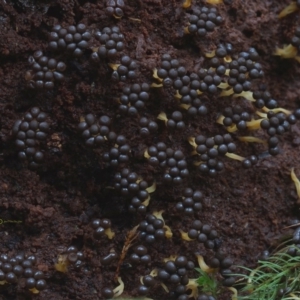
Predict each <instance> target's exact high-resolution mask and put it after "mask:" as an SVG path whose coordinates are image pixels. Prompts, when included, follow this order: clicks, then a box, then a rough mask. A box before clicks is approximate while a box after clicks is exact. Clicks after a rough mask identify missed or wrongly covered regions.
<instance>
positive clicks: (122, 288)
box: [113, 277, 125, 298]
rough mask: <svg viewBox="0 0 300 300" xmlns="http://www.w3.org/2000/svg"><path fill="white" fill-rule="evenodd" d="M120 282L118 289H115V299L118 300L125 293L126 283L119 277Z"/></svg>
mask: <svg viewBox="0 0 300 300" xmlns="http://www.w3.org/2000/svg"><path fill="white" fill-rule="evenodd" d="M118 282H119V283H120V284H119V285H118V286H117V287H116V288H114V289H113V292H114V298H117V297H119V296H121V295H122V293H123V292H124V287H125V285H124V282H123V281H122V278H121V277H118Z"/></svg>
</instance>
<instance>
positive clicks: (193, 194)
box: [176, 188, 203, 216]
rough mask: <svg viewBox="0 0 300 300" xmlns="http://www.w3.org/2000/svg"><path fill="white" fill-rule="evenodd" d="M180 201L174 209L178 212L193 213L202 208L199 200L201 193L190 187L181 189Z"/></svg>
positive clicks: (201, 197) (201, 196)
mask: <svg viewBox="0 0 300 300" xmlns="http://www.w3.org/2000/svg"><path fill="white" fill-rule="evenodd" d="M182 198H183V199H182V201H180V202H177V204H176V209H177V211H178V212H183V213H184V214H186V215H189V216H191V215H194V212H198V211H200V210H201V209H202V203H201V200H202V199H203V195H202V193H201V192H200V191H193V189H191V188H186V189H184V191H183V197H182Z"/></svg>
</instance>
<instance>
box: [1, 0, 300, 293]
mask: <svg viewBox="0 0 300 300" xmlns="http://www.w3.org/2000/svg"><path fill="white" fill-rule="evenodd" d="M103 2H104V1H84V0H78V1H73V0H62V1H54V0H53V1H52V0H49V1H46V0H43V1H34V0H6V1H1V4H0V112H1V115H0V130H1V131H0V138H1V143H0V153H1V155H0V218H1V220H3V221H10V222H6V223H2V224H1V225H0V238H1V242H0V253H1V254H3V253H5V254H7V255H9V256H10V257H12V256H13V255H16V254H18V253H20V252H23V253H25V254H27V255H29V254H34V255H35V256H36V257H37V265H36V267H37V269H39V270H42V271H44V272H45V274H46V282H47V288H46V289H45V290H43V291H41V292H40V293H39V294H36V295H34V294H32V293H31V292H30V291H29V290H28V289H27V288H25V286H24V282H22V281H19V282H18V283H16V284H4V285H0V299H104V296H103V295H102V291H103V289H104V288H105V287H109V288H115V287H116V286H117V285H118V283H117V282H115V280H114V277H115V276H116V270H117V268H118V265H119V267H120V271H119V276H120V277H121V278H122V280H123V282H124V284H125V292H124V294H123V296H121V297H125V296H124V295H130V296H132V297H136V296H137V287H138V285H140V277H141V276H144V275H146V274H149V273H150V272H151V270H153V269H155V268H159V267H161V266H162V260H163V259H164V258H167V257H170V256H171V255H186V256H187V257H188V258H189V259H190V260H192V261H194V262H195V264H196V259H195V253H199V254H201V255H203V256H205V257H207V263H208V264H209V259H208V258H209V257H212V253H213V251H212V250H207V249H205V247H203V246H202V245H201V244H200V243H198V242H196V241H192V242H187V241H183V240H182V239H181V238H180V231H179V230H180V229H181V230H183V231H187V230H188V228H189V226H190V225H191V222H192V221H193V220H194V219H199V220H201V222H203V224H209V225H210V226H211V227H212V228H213V229H215V230H216V231H217V232H218V238H219V242H221V249H222V250H223V251H224V252H226V253H227V255H228V256H230V257H231V258H232V259H233V261H234V264H235V265H243V266H247V267H254V266H255V264H256V262H257V260H258V257H259V256H260V254H261V252H262V251H263V250H265V249H270V250H272V248H273V247H275V246H276V245H277V244H278V243H280V241H281V240H282V238H284V237H285V236H286V235H288V234H290V232H289V231H288V230H284V229H283V228H284V227H286V226H288V225H289V224H290V223H291V222H292V220H295V219H297V218H298V217H299V208H298V204H299V203H297V201H298V198H297V194H296V190H295V186H294V184H293V182H292V181H291V178H290V172H291V168H292V167H294V168H295V172H296V174H298V175H299V176H300V167H299V166H300V156H299V154H298V153H299V145H300V126H299V123H297V124H295V125H293V126H292V127H291V130H290V131H289V132H287V133H285V134H284V135H282V136H280V153H279V155H277V156H271V155H269V154H268V152H267V147H264V146H261V145H256V144H253V143H248V144H246V143H242V142H239V141H238V140H237V139H235V137H234V139H235V141H236V145H237V151H236V152H237V153H238V154H239V155H242V156H244V157H246V156H249V155H252V154H255V155H258V157H259V160H258V163H257V164H256V165H255V166H253V167H252V168H250V169H244V168H243V167H242V166H241V163H240V162H239V161H235V160H231V159H229V158H226V159H224V160H223V161H224V164H225V170H223V171H222V172H220V173H219V174H217V176H216V177H215V178H210V177H208V176H203V175H202V174H201V173H200V172H199V170H198V168H197V167H195V166H194V165H193V158H192V156H191V152H192V148H191V146H190V145H189V143H188V142H187V137H191V136H193V137H195V136H196V135H198V134H204V135H205V136H207V137H210V136H214V135H216V134H225V133H226V129H225V128H224V127H223V126H221V125H219V124H217V123H216V122H215V121H216V118H217V116H218V113H221V112H222V111H223V109H224V108H225V107H227V106H234V105H236V104H237V103H238V102H239V104H241V105H242V106H244V107H249V105H250V104H249V102H248V101H247V100H245V99H239V100H237V99H235V98H233V97H218V96H216V95H211V96H210V95H208V96H207V106H208V107H209V114H208V115H206V116H204V117H197V118H193V119H192V118H190V117H189V116H188V115H187V114H186V111H184V110H182V111H183V114H184V121H185V123H186V128H185V129H184V130H183V131H175V132H174V131H170V130H168V129H167V128H166V126H165V124H164V122H162V121H157V123H158V126H159V128H158V132H157V133H155V134H153V135H150V136H149V137H147V138H143V137H141V136H140V134H139V117H141V116H147V117H149V118H151V119H152V120H156V117H157V115H158V114H159V113H160V112H161V111H164V112H166V113H167V115H168V116H169V115H170V114H171V113H172V112H173V111H174V110H179V109H180V108H179V102H178V100H176V99H175V98H174V95H173V94H174V91H172V90H171V91H170V90H169V89H167V88H152V89H151V96H150V100H149V102H148V103H147V105H146V108H145V110H144V111H143V112H141V113H140V114H139V117H129V116H122V115H121V116H120V115H119V112H118V106H119V104H118V98H119V97H120V95H121V93H122V88H123V87H124V86H125V85H128V84H130V83H133V82H136V83H143V82H146V83H148V84H151V83H152V82H154V79H153V77H152V74H153V69H154V68H158V67H159V65H160V61H161V56H162V55H163V54H165V53H169V54H170V55H171V56H172V58H177V59H178V60H179V61H180V63H181V64H182V65H183V66H185V67H186V69H187V70H188V72H189V73H191V72H193V71H194V70H195V68H196V66H199V65H201V64H202V62H203V60H204V54H205V53H207V52H210V51H212V50H214V49H216V47H217V46H218V45H219V44H221V43H231V44H232V46H233V49H234V52H233V53H234V54H233V55H235V54H238V53H240V52H242V51H247V50H248V49H249V47H255V49H256V50H257V52H258V53H259V55H260V58H259V63H260V64H261V65H262V68H263V71H264V77H263V78H262V79H259V80H258V81H256V82H255V83H254V85H253V87H255V88H257V89H267V90H268V91H269V92H270V93H271V94H272V97H273V98H274V99H276V100H277V101H278V103H279V106H280V107H283V108H285V109H289V110H291V111H293V110H295V109H296V108H298V107H299V102H298V99H299V90H300V89H299V84H300V83H299V73H300V68H299V65H298V63H297V62H296V60H282V59H280V58H278V57H275V56H273V55H272V54H273V53H274V51H275V48H276V46H282V45H283V44H288V43H289V41H290V39H291V37H292V36H293V32H294V29H295V26H296V24H297V18H298V15H297V13H294V14H291V15H290V16H288V17H287V18H284V19H282V20H279V19H278V13H279V12H280V11H281V10H282V9H283V8H284V7H285V6H286V5H287V4H288V3H289V1H260V0H252V1H239V0H232V1H224V2H225V3H222V4H220V5H218V6H216V7H217V10H218V12H219V14H220V15H221V16H222V18H223V19H224V23H223V24H222V25H221V26H217V27H216V29H215V30H214V31H213V32H211V33H209V34H207V35H206V36H205V37H202V38H200V37H198V36H195V35H191V34H185V32H184V28H185V27H186V26H187V24H188V15H189V14H190V13H191V12H192V8H188V9H184V8H183V7H182V1H178V0H151V1H150V0H147V1H146V0H144V1H140V0H128V1H127V2H126V6H125V8H124V17H123V18H121V19H116V18H114V17H110V16H107V14H106V13H105V5H104V4H103ZM193 2H196V1H193ZM193 5H194V7H195V6H203V3H201V2H200V1H199V2H198V3H194V4H193ZM79 23H84V24H85V25H86V26H87V28H88V29H89V30H90V31H91V32H93V31H94V30H96V29H100V30H102V29H103V28H104V27H106V26H113V25H117V26H119V28H120V31H121V32H122V33H123V34H124V36H125V44H126V48H125V50H124V51H123V53H125V54H127V55H129V56H130V57H131V58H132V59H135V60H136V61H137V62H138V64H139V75H138V78H137V79H135V80H133V81H127V82H125V83H124V82H115V81H113V80H112V79H111V73H112V70H111V68H110V67H109V66H108V62H110V63H119V61H120V60H119V59H120V58H117V59H115V60H111V61H108V60H101V61H100V62H99V64H95V63H91V61H90V59H89V56H90V54H91V53H92V50H90V49H92V48H93V46H94V45H92V44H90V45H89V46H90V48H89V49H87V50H86V51H85V52H84V55H83V56H82V57H80V58H74V57H72V56H66V55H61V54H60V53H58V54H55V53H52V52H51V51H49V50H48V48H47V43H48V35H49V33H50V31H51V28H52V27H53V25H55V24H60V25H62V26H69V25H77V24H79ZM91 43H92V42H91ZM37 50H43V51H44V53H45V54H46V55H49V56H55V57H60V58H61V59H62V60H64V61H65V63H66V65H67V69H66V71H65V73H64V76H65V81H64V82H62V83H58V84H55V87H54V89H52V90H48V91H47V90H41V91H37V90H32V89H30V88H28V86H27V82H26V80H25V79H24V76H25V74H26V71H28V70H29V65H28V57H29V56H31V55H33V53H34V52H35V51H37ZM32 107H39V108H40V109H41V110H42V111H44V112H46V113H47V114H48V118H49V122H51V128H50V132H49V135H48V138H47V143H45V145H44V146H45V147H44V148H43V151H44V156H45V159H44V162H43V163H42V164H41V166H40V167H39V168H38V169H37V170H31V169H30V168H28V166H27V164H26V162H21V161H20V160H18V157H17V149H16V147H15V143H14V142H15V141H14V140H15V139H14V137H13V136H12V135H11V130H12V127H13V125H14V122H15V121H16V120H18V119H22V118H23V116H24V114H25V113H26V112H27V111H29V110H30V109H31V108H32ZM88 113H93V114H94V115H96V116H97V117H100V116H102V115H108V116H109V117H110V118H111V119H112V121H113V122H112V125H111V127H112V129H113V130H114V131H115V132H116V133H117V134H123V135H124V136H125V137H126V138H127V140H128V143H129V145H130V147H131V156H130V161H129V162H128V163H126V164H123V165H121V166H119V167H117V168H112V167H106V165H105V162H104V161H103V159H102V154H103V153H104V152H105V151H107V150H108V145H104V146H103V147H100V148H98V149H91V148H88V147H87V146H86V145H85V143H84V139H83V138H82V137H81V136H80V134H79V133H78V131H77V126H78V124H79V122H80V118H81V117H83V116H85V115H86V114H88ZM250 134H251V133H249V132H247V131H246V134H245V133H244V135H250ZM261 136H263V134H261ZM160 141H162V142H165V143H166V144H167V146H168V147H171V148H173V149H180V150H182V151H183V152H184V154H185V156H186V158H187V161H188V170H189V176H188V177H187V178H186V179H184V181H183V183H182V184H171V185H166V184H164V182H163V180H162V179H163V173H164V172H163V169H161V168H158V167H152V166H150V164H149V162H148V160H147V159H146V158H144V157H143V153H144V151H145V150H146V149H147V147H149V146H151V145H154V144H156V143H157V142H160ZM124 167H127V168H129V169H130V170H131V171H133V172H136V173H137V174H138V175H139V177H140V178H142V179H143V180H145V181H147V182H148V184H149V185H151V184H152V183H153V182H154V181H155V182H156V191H155V192H154V193H152V194H151V200H150V204H149V206H148V207H147V212H148V213H153V212H155V211H160V210H163V211H164V213H163V217H164V220H165V223H166V224H167V225H168V226H169V227H170V228H171V230H172V232H173V237H172V238H171V239H166V240H163V241H156V242H155V243H154V244H152V245H150V246H149V245H147V244H145V243H144V242H143V241H140V240H139V239H137V240H135V241H134V242H133V245H132V247H130V248H129V250H128V253H127V255H126V256H125V258H124V261H123V262H122V263H120V256H121V253H122V248H123V246H124V244H125V243H126V236H127V234H128V233H129V231H130V230H132V229H133V228H134V227H135V226H136V225H138V224H139V223H140V222H141V221H142V220H143V219H144V218H145V216H144V215H143V214H137V213H136V214H132V213H129V211H128V205H129V202H130V201H128V199H127V198H124V197H122V195H121V194H120V193H118V192H117V191H115V190H114V189H113V188H111V187H113V185H114V175H115V174H116V172H119V171H120V170H122V168H124ZM186 187H190V188H193V189H194V190H197V189H198V190H200V191H201V192H202V193H203V195H204V197H203V201H202V206H203V207H202V210H201V211H200V212H195V213H194V215H193V216H192V217H187V216H184V215H183V214H181V213H178V212H177V211H176V209H175V205H176V202H178V201H179V200H180V199H182V198H181V197H182V195H183V194H182V193H183V190H184V189H185V188H186ZM98 218H100V219H103V218H108V219H110V220H111V223H112V225H111V229H112V231H113V232H115V237H114V238H113V239H112V240H110V239H108V238H107V237H106V236H105V235H104V236H103V237H102V238H101V239H98V240H97V239H95V238H94V236H93V229H92V227H91V222H92V221H93V220H94V219H98ZM138 244H145V245H146V246H147V248H148V253H149V254H150V256H151V263H149V264H148V265H146V266H143V265H138V266H135V265H133V264H131V263H130V261H129V255H130V254H131V253H132V249H133V247H134V246H135V245H138ZM69 246H76V247H77V248H78V250H80V251H81V252H83V254H84V259H83V260H82V266H81V267H80V268H75V267H74V266H70V267H69V269H68V272H67V273H60V272H57V271H56V270H55V267H54V264H55V263H56V262H57V258H58V255H59V253H60V249H62V247H69ZM111 251H114V252H116V254H117V259H116V260H115V261H113V262H112V263H111V264H110V265H108V266H104V265H103V264H101V258H103V257H104V256H106V255H107V254H109V253H110V252H111ZM189 276H190V277H191V278H193V277H194V278H195V276H196V272H191V274H190V275H189ZM216 278H217V279H218V280H219V281H220V282H221V281H222V277H221V276H220V275H217V276H216ZM147 297H148V298H152V299H169V297H170V296H168V294H167V293H166V292H165V291H164V289H163V288H162V287H161V286H160V285H159V284H158V285H157V286H156V287H155V288H153V290H150V293H149V294H148V296H147ZM229 297H230V293H228V291H227V290H226V289H225V290H223V291H221V293H220V294H219V295H218V297H217V299H229ZM170 299H171V298H170Z"/></svg>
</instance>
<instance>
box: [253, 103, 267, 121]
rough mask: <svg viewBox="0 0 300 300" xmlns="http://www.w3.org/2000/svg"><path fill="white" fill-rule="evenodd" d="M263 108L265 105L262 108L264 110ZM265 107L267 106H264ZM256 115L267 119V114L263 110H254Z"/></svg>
mask: <svg viewBox="0 0 300 300" xmlns="http://www.w3.org/2000/svg"><path fill="white" fill-rule="evenodd" d="M264 108H265V106H264V107H263V108H262V109H263V110H264ZM266 109H267V108H266ZM255 113H256V114H257V115H258V116H260V117H261V118H263V119H268V115H267V114H265V113H263V112H261V111H258V110H257V111H256V112H255ZM263 119H260V120H261V121H262V120H263Z"/></svg>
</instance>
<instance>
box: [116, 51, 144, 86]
mask: <svg viewBox="0 0 300 300" xmlns="http://www.w3.org/2000/svg"><path fill="white" fill-rule="evenodd" d="M111 66H112V67H113V68H115V70H114V71H113V72H112V75H111V78H112V80H114V81H119V80H120V81H126V80H127V79H135V78H136V77H137V68H138V65H137V63H136V61H135V60H133V59H131V58H130V57H129V56H128V55H123V56H122V57H121V61H120V64H118V65H111Z"/></svg>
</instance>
